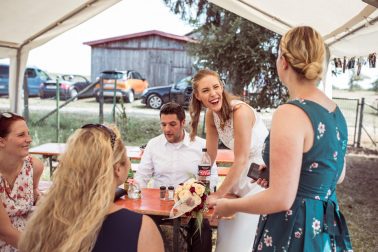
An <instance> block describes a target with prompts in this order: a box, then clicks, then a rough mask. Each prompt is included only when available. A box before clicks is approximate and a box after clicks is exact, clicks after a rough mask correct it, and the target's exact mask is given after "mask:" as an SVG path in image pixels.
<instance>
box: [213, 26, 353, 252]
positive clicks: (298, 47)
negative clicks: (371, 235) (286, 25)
mask: <svg viewBox="0 0 378 252" xmlns="http://www.w3.org/2000/svg"><path fill="white" fill-rule="evenodd" d="M279 49H280V50H279V52H278V58H277V66H276V67H277V72H278V75H279V77H280V80H281V81H282V83H283V84H284V85H285V86H286V87H287V88H288V90H289V94H290V98H291V100H290V101H289V102H288V103H287V104H284V105H282V106H280V107H279V108H278V109H277V110H276V112H275V114H274V116H273V120H272V127H271V131H270V135H269V136H268V138H267V140H266V145H265V149H264V154H263V157H264V160H265V162H266V164H267V165H268V167H269V169H270V177H269V188H268V189H267V190H265V191H263V192H260V193H258V194H255V195H252V196H249V197H246V198H241V199H232V200H227V199H219V200H218V201H217V202H216V206H215V212H214V215H216V216H217V215H219V216H229V215H232V214H234V213H235V212H246V213H255V214H261V215H262V216H261V217H260V221H259V226H258V230H257V233H256V237H255V242H254V248H253V251H352V246H351V243H350V238H349V234H348V229H347V226H346V222H345V219H344V217H343V215H342V214H341V212H340V211H339V207H338V202H337V197H336V192H335V189H336V184H337V183H340V182H341V181H342V180H343V178H344V176H345V153H346V145H347V137H348V133H347V126H346V122H345V119H344V116H343V115H342V113H341V111H340V109H339V108H338V107H337V105H336V104H335V103H334V102H333V101H332V100H331V99H329V98H328V97H327V96H326V95H325V94H324V93H323V92H322V91H321V90H319V89H318V88H317V83H318V81H319V79H320V78H321V76H322V71H323V63H324V55H325V47H324V42H323V39H322V37H321V36H320V34H319V33H318V32H317V31H315V30H314V29H312V28H311V27H307V26H303V27H296V28H293V29H291V30H290V31H288V32H287V33H286V34H285V35H284V36H283V37H282V39H281V42H280V48H279Z"/></svg>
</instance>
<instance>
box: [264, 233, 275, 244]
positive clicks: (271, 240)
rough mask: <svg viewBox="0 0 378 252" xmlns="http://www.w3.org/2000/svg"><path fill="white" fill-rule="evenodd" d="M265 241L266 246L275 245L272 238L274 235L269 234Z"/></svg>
mask: <svg viewBox="0 0 378 252" xmlns="http://www.w3.org/2000/svg"><path fill="white" fill-rule="evenodd" d="M264 243H265V246H267V247H271V246H273V239H272V236H269V235H267V236H266V237H265V238H264Z"/></svg>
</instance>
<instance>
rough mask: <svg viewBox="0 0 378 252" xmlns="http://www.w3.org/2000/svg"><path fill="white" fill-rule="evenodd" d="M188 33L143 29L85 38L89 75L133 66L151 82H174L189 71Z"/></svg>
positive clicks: (190, 63)
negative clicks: (92, 39)
mask: <svg viewBox="0 0 378 252" xmlns="http://www.w3.org/2000/svg"><path fill="white" fill-rule="evenodd" d="M187 43H196V40H193V39H192V38H190V37H188V36H179V35H174V34H169V33H165V32H161V31H156V30H152V31H146V32H140V33H134V34H129V35H124V36H119V37H113V38H107V39H101V40H96V41H89V42H85V43H84V44H85V45H89V46H90V47H91V79H92V81H94V80H95V79H96V77H98V76H99V75H100V73H101V72H102V71H104V70H136V71H138V72H139V73H140V74H141V75H142V77H144V78H146V79H147V81H148V82H149V84H150V87H153V86H162V85H168V84H171V83H176V82H177V81H179V80H180V79H182V78H184V77H185V76H188V75H192V74H193V69H192V65H193V62H194V59H193V58H192V57H191V56H189V55H188V53H187V51H186V49H185V45H186V44H187Z"/></svg>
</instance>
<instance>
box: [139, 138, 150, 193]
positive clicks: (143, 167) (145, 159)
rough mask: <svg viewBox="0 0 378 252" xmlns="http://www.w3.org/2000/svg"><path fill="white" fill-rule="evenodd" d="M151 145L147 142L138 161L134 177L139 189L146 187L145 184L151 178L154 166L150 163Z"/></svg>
mask: <svg viewBox="0 0 378 252" xmlns="http://www.w3.org/2000/svg"><path fill="white" fill-rule="evenodd" d="M152 145H153V143H151V141H149V142H148V144H147V146H146V148H145V149H144V152H143V156H142V158H141V160H140V163H139V166H138V170H137V172H136V175H135V177H134V179H135V180H136V182H137V183H138V184H139V186H140V188H145V187H147V184H148V182H149V181H150V179H151V178H152V174H153V171H154V164H153V161H152V149H153V146H152Z"/></svg>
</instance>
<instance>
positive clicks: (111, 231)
mask: <svg viewBox="0 0 378 252" xmlns="http://www.w3.org/2000/svg"><path fill="white" fill-rule="evenodd" d="M142 218H143V215H141V214H138V213H134V212H132V211H129V210H127V209H120V210H118V211H116V212H113V213H111V214H109V215H108V216H107V217H106V219H105V220H104V222H103V224H102V227H101V229H100V232H99V234H98V237H97V241H96V245H95V247H94V248H93V250H92V251H94V252H101V251H130V252H131V251H138V239H139V233H140V229H141V225H142Z"/></svg>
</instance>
